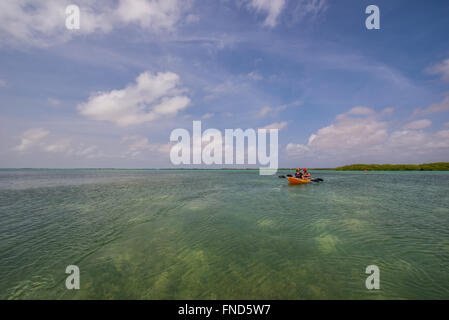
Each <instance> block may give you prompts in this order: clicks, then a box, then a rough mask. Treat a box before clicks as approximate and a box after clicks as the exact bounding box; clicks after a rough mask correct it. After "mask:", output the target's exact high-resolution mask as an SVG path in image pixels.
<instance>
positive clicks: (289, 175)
mask: <svg viewBox="0 0 449 320" xmlns="http://www.w3.org/2000/svg"><path fill="white" fill-rule="evenodd" d="M287 177H290V178H291V177H293V176H292V175H291V174H287ZM279 178H281V179H285V178H286V176H284V175H281V176H279ZM310 181H312V182H321V181H324V180H323V179H321V178H313V179H310Z"/></svg>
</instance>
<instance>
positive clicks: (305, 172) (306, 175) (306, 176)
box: [302, 168, 310, 181]
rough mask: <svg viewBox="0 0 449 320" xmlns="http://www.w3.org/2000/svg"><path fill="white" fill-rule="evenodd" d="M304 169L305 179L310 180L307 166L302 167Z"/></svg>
mask: <svg viewBox="0 0 449 320" xmlns="http://www.w3.org/2000/svg"><path fill="white" fill-rule="evenodd" d="M302 171H303V172H304V173H303V174H302V176H303V179H305V180H309V181H310V172H308V171H307V169H306V168H304V169H302Z"/></svg>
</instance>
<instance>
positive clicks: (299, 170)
mask: <svg viewBox="0 0 449 320" xmlns="http://www.w3.org/2000/svg"><path fill="white" fill-rule="evenodd" d="M295 178H297V179H302V172H301V169H299V168H298V169H296V172H295Z"/></svg>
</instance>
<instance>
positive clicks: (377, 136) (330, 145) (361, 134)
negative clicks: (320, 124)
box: [309, 117, 387, 153]
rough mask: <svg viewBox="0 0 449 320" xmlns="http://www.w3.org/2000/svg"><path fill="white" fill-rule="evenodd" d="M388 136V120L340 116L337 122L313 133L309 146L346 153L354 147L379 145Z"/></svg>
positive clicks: (363, 147)
mask: <svg viewBox="0 0 449 320" xmlns="http://www.w3.org/2000/svg"><path fill="white" fill-rule="evenodd" d="M386 138H387V124H386V122H382V121H378V120H377V119H375V118H365V119H360V118H350V117H344V118H342V117H339V120H337V122H335V123H334V124H332V125H330V126H327V127H324V128H322V129H320V130H318V131H317V133H315V134H314V135H312V136H311V138H310V139H309V146H310V147H311V148H314V149H318V150H326V151H332V152H334V153H345V152H348V151H349V150H353V149H359V148H360V149H367V148H370V147H373V146H377V145H379V144H380V143H382V142H383V141H385V139H386Z"/></svg>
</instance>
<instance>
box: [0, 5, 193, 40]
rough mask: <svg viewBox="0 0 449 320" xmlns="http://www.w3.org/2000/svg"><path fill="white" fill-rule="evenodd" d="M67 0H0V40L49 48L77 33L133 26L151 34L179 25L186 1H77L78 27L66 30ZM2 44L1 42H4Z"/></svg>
mask: <svg viewBox="0 0 449 320" xmlns="http://www.w3.org/2000/svg"><path fill="white" fill-rule="evenodd" d="M71 4H73V1H70V0H17V1H2V8H1V10H0V21H1V24H0V39H1V40H3V41H5V42H8V43H12V44H22V45H23V44H25V45H34V46H48V45H52V44H54V43H59V42H65V41H67V40H69V39H70V38H71V37H72V36H73V35H76V34H90V33H93V32H103V33H107V32H110V31H111V30H113V29H114V28H119V27H123V26H125V25H128V24H136V25H138V26H139V27H140V28H143V29H145V30H148V31H151V32H159V31H161V30H171V29H173V28H174V26H175V25H176V24H177V23H178V22H179V20H180V19H181V16H182V14H183V12H184V11H185V9H186V8H187V7H188V2H187V3H186V2H185V1H181V0H119V1H118V4H117V5H115V4H116V2H115V1H107V2H106V1H101V4H100V3H99V2H96V1H92V0H78V1H76V5H78V6H79V8H80V11H81V13H80V16H81V19H80V20H81V25H80V29H79V30H76V31H69V30H67V29H66V28H65V19H66V16H65V9H66V7H67V6H68V5H71ZM3 41H2V42H3Z"/></svg>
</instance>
